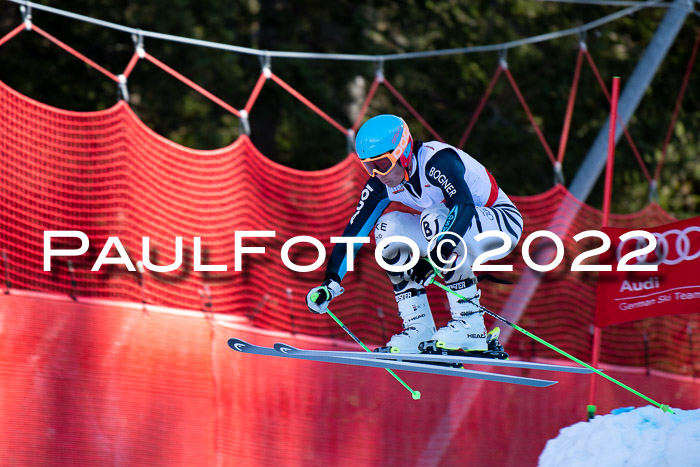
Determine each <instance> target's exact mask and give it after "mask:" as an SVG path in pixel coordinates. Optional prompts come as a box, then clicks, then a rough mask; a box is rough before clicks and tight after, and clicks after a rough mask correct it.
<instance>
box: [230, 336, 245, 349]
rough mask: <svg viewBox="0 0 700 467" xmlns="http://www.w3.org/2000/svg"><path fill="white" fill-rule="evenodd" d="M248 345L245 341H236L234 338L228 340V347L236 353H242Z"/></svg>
mask: <svg viewBox="0 0 700 467" xmlns="http://www.w3.org/2000/svg"><path fill="white" fill-rule="evenodd" d="M248 345H250V344H248V343H247V342H246V341H242V340H240V339H236V338H235V337H232V338H230V339H229V340H228V346H229V347H231V348H232V349H233V350H236V351H238V352H243V349H244V348H245V347H246V346H248Z"/></svg>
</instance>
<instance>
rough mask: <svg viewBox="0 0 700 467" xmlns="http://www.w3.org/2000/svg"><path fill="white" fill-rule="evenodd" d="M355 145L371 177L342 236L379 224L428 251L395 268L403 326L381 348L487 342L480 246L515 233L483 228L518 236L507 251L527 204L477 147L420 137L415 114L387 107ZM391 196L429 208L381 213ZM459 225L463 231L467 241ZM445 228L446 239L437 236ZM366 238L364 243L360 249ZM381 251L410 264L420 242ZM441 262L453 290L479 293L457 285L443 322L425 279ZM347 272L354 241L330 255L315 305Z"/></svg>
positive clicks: (498, 243)
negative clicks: (475, 153)
mask: <svg viewBox="0 0 700 467" xmlns="http://www.w3.org/2000/svg"><path fill="white" fill-rule="evenodd" d="M355 148H356V152H357V155H358V157H359V158H360V161H361V162H362V164H363V166H364V167H365V169H366V170H367V173H368V174H369V180H368V181H367V183H366V185H365V187H364V189H363V190H362V192H361V195H360V202H359V203H358V205H357V209H356V211H355V213H354V214H353V215H352V217H351V218H350V220H349V222H348V224H347V226H346V228H345V230H344V232H343V236H344V237H365V236H367V235H368V234H369V233H370V231H371V230H372V228H374V237H375V240H376V241H377V242H379V241H380V240H381V239H382V238H386V237H389V236H396V235H399V236H404V237H408V238H410V239H411V240H413V241H414V242H415V243H416V244H417V245H418V247H419V249H420V256H421V259H420V260H419V261H418V263H417V264H416V265H415V266H414V267H413V268H411V269H409V270H408V271H406V272H401V273H397V272H387V273H388V275H389V279H390V280H391V283H392V285H393V289H394V294H395V298H396V301H397V303H398V311H399V316H400V317H401V319H402V320H403V331H402V332H400V333H398V334H395V335H394V336H392V337H391V339H390V340H389V342H388V343H387V344H386V346H385V347H382V348H380V349H376V350H377V351H384V352H405V353H419V352H421V351H429V350H431V349H432V350H433V351H436V350H438V349H441V350H445V351H457V352H464V351H466V352H472V353H481V352H484V351H487V349H488V342H487V339H489V340H490V338H491V337H492V336H487V332H486V328H485V326H484V317H483V311H481V309H480V308H479V298H480V296H481V292H480V291H479V290H478V288H477V283H476V282H477V281H476V278H475V276H474V273H473V272H472V264H473V262H474V260H475V259H476V258H477V257H478V256H479V255H480V254H482V253H485V252H487V251H490V250H494V249H498V248H499V247H502V246H503V245H504V243H508V242H504V239H501V238H497V237H493V236H491V237H488V238H486V239H482V241H476V240H475V239H474V237H475V236H476V235H478V234H479V233H482V232H487V231H493V230H495V231H498V232H502V233H503V234H505V235H506V236H507V237H508V239H509V240H510V242H509V245H508V248H507V249H503V248H501V250H503V251H501V252H500V253H499V254H496V255H492V256H490V258H489V259H499V258H503V257H505V256H506V255H507V254H508V253H510V251H512V250H513V249H514V248H515V246H516V245H517V243H518V241H519V240H520V236H521V235H522V232H523V220H522V216H521V215H520V213H519V211H518V209H517V208H516V207H515V205H514V204H513V203H512V202H511V200H510V199H509V198H508V196H506V194H505V193H504V192H503V190H501V189H500V188H499V187H498V185H497V184H496V181H495V180H494V178H493V176H492V175H491V174H490V173H489V172H488V171H487V170H486V169H485V168H484V166H483V165H481V164H480V163H479V162H477V161H476V160H475V159H473V158H472V157H471V156H469V154H467V153H465V152H464V151H461V150H459V149H457V148H455V147H453V146H450V145H448V144H445V143H440V142H438V141H430V142H420V141H416V142H415V144H414V142H413V138H412V137H411V133H410V132H409V129H408V126H407V125H406V122H404V121H403V119H402V118H400V117H397V116H395V115H378V116H375V117H373V118H371V119H369V120H368V121H367V122H365V124H364V125H362V127H361V128H360V130H359V132H358V133H357V138H356V141H355ZM391 201H397V202H399V203H402V204H404V205H406V206H408V207H410V208H413V209H415V210H417V211H418V212H420V214H409V213H404V212H389V213H387V214H384V215H382V213H383V211H384V210H385V209H386V207H387V206H388V205H389V203H390V202H391ZM380 216H381V217H380ZM438 234H439V235H438ZM452 234H458V235H459V236H460V237H461V238H462V239H463V240H464V241H463V242H462V241H460V240H459V239H458V238H457V237H455V236H454V235H452ZM436 235H437V236H438V238H437V239H434V237H435V236H436ZM431 240H436V241H433V242H431ZM442 240H446V241H442ZM449 240H451V241H449ZM465 244H466V247H467V248H466V250H467V251H466V255H465V253H464V247H465ZM429 245H430V247H431V251H428V247H429ZM360 246H361V244H355V248H356V249H359V247H360ZM382 258H383V259H384V261H386V263H388V264H391V265H394V266H397V265H406V264H407V263H409V261H411V259H412V257H411V248H410V246H409V245H407V244H405V243H403V242H391V243H389V244H388V245H387V246H386V247H385V248H384V249H383V250H382ZM431 262H432V264H431ZM433 264H434V265H435V266H436V267H437V268H438V270H439V271H445V272H444V273H443V274H444V278H445V284H446V285H447V286H448V287H449V288H450V289H452V290H454V291H457V292H458V293H459V294H461V295H462V296H464V297H467V298H469V299H470V300H469V301H466V300H461V299H458V298H457V297H456V296H454V295H453V294H449V293H448V294H447V298H448V301H449V305H450V313H451V315H452V319H451V320H450V321H449V322H448V323H447V325H445V326H443V327H441V328H440V329H437V330H436V327H435V322H434V320H433V315H432V313H431V311H430V306H429V304H428V299H427V295H426V293H425V286H426V285H428V284H430V282H431V281H432V279H433V278H434V277H435V274H436V273H437V272H438V270H436V269H435V268H434V267H433ZM450 269H452V270H450ZM346 271H347V264H346V245H344V244H338V245H336V246H335V248H334V249H333V252H332V253H331V255H330V258H329V260H328V264H327V268H326V276H325V280H324V281H323V284H322V285H321V286H318V287H314V288H313V289H311V290H310V291H309V293H308V295H307V297H306V303H307V305H308V307H309V309H310V310H311V311H312V312H314V313H319V314H320V313H325V312H326V310H327V308H328V304H329V302H330V301H331V300H332V299H333V298H335V297H337V296H338V295H340V294H342V293H343V292H344V289H343V287H341V285H340V283H341V280H342V279H343V276H344V275H345V273H346ZM496 337H497V336H496Z"/></svg>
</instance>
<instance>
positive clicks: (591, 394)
mask: <svg viewBox="0 0 700 467" xmlns="http://www.w3.org/2000/svg"><path fill="white" fill-rule="evenodd" d="M619 96H620V78H619V77H617V76H616V77H614V78H613V83H612V98H611V99H610V122H611V124H610V131H609V133H608V159H607V166H606V170H605V195H604V198H603V222H602V225H603V227H607V226H608V223H609V222H610V201H611V199H612V184H613V171H614V169H615V143H614V138H615V122H617V103H618V99H619ZM593 329H594V331H593V348H592V355H591V366H593V367H594V368H598V364H599V363H600V342H601V340H602V337H603V330H602V329H601V328H599V327H597V326H595V325H594V328H593ZM596 381H598V380H597V378H591V380H590V382H589V386H588V409H587V412H588V420H589V421H590V420H591V419H592V418H593V417H594V416H595V410H596V406H595V391H596Z"/></svg>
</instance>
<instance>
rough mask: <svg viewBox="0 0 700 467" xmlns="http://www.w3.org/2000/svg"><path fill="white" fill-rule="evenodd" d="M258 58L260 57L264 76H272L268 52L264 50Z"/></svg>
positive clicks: (267, 77)
mask: <svg viewBox="0 0 700 467" xmlns="http://www.w3.org/2000/svg"><path fill="white" fill-rule="evenodd" d="M258 58H259V59H260V67H261V68H262V72H263V74H264V75H265V78H266V79H270V76H272V65H271V61H272V59H271V57H270V52H268V51H267V50H266V51H265V54H264V55H260V56H259V57H258Z"/></svg>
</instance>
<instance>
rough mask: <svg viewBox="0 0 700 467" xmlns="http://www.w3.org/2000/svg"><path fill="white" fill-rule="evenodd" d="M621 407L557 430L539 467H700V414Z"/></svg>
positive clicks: (698, 412) (688, 411)
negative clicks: (557, 434) (609, 412)
mask: <svg viewBox="0 0 700 467" xmlns="http://www.w3.org/2000/svg"><path fill="white" fill-rule="evenodd" d="M673 411H674V412H675V414H671V413H664V412H663V411H662V410H661V409H659V408H657V407H653V406H647V407H641V408H637V409H635V408H632V407H629V408H621V409H616V410H613V411H612V413H611V414H609V415H602V416H601V415H599V416H596V417H595V418H594V419H593V420H591V421H590V422H581V423H577V424H575V425H571V426H569V427H566V428H563V429H562V430H560V431H559V436H557V437H556V438H554V439H551V440H549V441H548V442H547V445H546V446H545V448H544V451H542V454H541V455H540V460H539V465H540V466H541V467H549V466H557V467H561V466H564V465H565V466H567V467H579V466H580V467H583V466H586V467H588V466H592V465H594V466H598V467H604V466H605V467H607V466H626V465H629V466H653V467H661V466H669V467H670V466H673V467H689V466H698V467H700V409H695V410H679V409H673Z"/></svg>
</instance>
